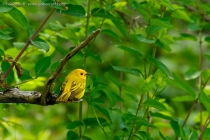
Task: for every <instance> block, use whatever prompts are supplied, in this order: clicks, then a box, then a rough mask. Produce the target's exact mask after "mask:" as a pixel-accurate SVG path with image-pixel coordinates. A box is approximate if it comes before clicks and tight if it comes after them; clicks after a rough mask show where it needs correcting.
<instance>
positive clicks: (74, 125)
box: [66, 121, 83, 130]
mask: <svg viewBox="0 0 210 140" xmlns="http://www.w3.org/2000/svg"><path fill="white" fill-rule="evenodd" d="M79 126H83V123H82V122H81V121H73V122H70V123H68V125H67V127H66V129H70V130H71V129H75V128H77V127H79Z"/></svg>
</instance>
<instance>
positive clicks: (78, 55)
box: [69, 47, 102, 62]
mask: <svg viewBox="0 0 210 140" xmlns="http://www.w3.org/2000/svg"><path fill="white" fill-rule="evenodd" d="M73 49H74V47H71V50H73ZM71 50H70V51H71ZM87 53H91V54H88V55H90V56H91V55H92V56H91V57H92V58H94V59H96V60H97V61H99V62H101V61H102V60H101V58H100V56H99V55H97V54H93V53H92V52H87ZM83 58H84V54H83V53H82V51H79V52H77V53H76V54H75V55H74V56H73V57H72V58H71V59H70V60H69V61H79V60H81V59H83Z"/></svg>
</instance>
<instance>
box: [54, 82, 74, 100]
mask: <svg viewBox="0 0 210 140" xmlns="http://www.w3.org/2000/svg"><path fill="white" fill-rule="evenodd" d="M70 87H71V82H70V83H69V82H68V80H67V79H65V82H64V83H63V85H62V86H61V89H60V93H59V95H58V98H57V99H56V101H68V98H69V97H70V95H71V92H70Z"/></svg>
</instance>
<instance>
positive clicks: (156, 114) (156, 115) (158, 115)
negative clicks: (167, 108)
mask: <svg viewBox="0 0 210 140" xmlns="http://www.w3.org/2000/svg"><path fill="white" fill-rule="evenodd" d="M150 115H151V116H152V117H158V118H162V119H165V120H172V118H171V117H170V116H167V115H164V114H161V113H158V112H155V113H153V112H150Z"/></svg>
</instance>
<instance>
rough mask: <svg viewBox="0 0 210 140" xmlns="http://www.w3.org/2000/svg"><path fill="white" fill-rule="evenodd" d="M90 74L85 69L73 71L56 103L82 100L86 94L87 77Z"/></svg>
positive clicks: (67, 77)
mask: <svg viewBox="0 0 210 140" xmlns="http://www.w3.org/2000/svg"><path fill="white" fill-rule="evenodd" d="M88 74H90V73H88V72H86V71H85V70H83V69H75V70H73V71H71V72H70V73H69V74H68V75H67V76H66V78H65V81H64V83H63V85H62V87H61V90H60V93H59V95H58V98H57V99H56V102H67V101H68V100H71V101H72V100H80V99H81V98H82V97H83V95H84V93H85V86H86V75H88Z"/></svg>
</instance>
